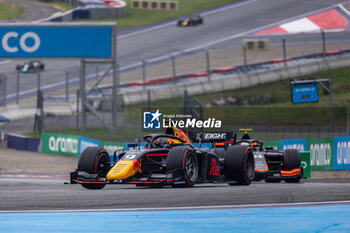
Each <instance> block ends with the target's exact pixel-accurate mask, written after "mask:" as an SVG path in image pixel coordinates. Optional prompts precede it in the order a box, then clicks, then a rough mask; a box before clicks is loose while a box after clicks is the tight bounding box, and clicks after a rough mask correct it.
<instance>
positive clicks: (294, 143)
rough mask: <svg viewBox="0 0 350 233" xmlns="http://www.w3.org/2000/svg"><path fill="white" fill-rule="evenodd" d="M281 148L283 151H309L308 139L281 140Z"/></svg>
mask: <svg viewBox="0 0 350 233" xmlns="http://www.w3.org/2000/svg"><path fill="white" fill-rule="evenodd" d="M280 148H281V151H284V150H286V149H297V150H298V151H299V152H302V151H307V140H306V139H288V140H281V145H280Z"/></svg>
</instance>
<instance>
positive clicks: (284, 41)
mask: <svg viewBox="0 0 350 233" xmlns="http://www.w3.org/2000/svg"><path fill="white" fill-rule="evenodd" d="M282 47H283V61H284V66H287V61H286V59H287V50H286V39H285V38H282Z"/></svg>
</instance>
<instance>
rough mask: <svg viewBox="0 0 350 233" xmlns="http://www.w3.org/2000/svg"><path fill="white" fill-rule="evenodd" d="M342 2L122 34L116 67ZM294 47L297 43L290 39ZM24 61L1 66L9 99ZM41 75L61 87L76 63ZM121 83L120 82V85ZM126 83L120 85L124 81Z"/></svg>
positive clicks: (265, 8)
mask: <svg viewBox="0 0 350 233" xmlns="http://www.w3.org/2000/svg"><path fill="white" fill-rule="evenodd" d="M342 2H343V1H342V0H334V1H328V0H319V1H317V4H315V3H314V2H313V1H299V0H285V1H275V0H249V1H242V2H240V3H239V4H235V5H232V6H230V7H228V8H221V9H220V10H218V11H215V12H210V11H209V12H206V13H203V16H204V17H205V23H204V24H203V25H201V26H198V27H191V28H178V27H176V26H175V24H176V23H175V22H176V21H171V22H169V23H165V24H161V25H158V26H154V27H150V28H149V27H148V28H147V27H146V28H142V29H139V30H137V31H135V30H133V31H129V32H128V31H124V32H123V33H122V34H121V35H119V36H118V41H117V54H118V63H119V64H120V65H121V67H122V69H123V67H124V68H125V67H128V66H132V65H134V64H135V63H139V58H140V57H143V58H145V59H151V58H156V57H162V56H167V55H169V53H178V52H179V51H180V52H181V51H184V52H189V51H192V50H194V49H198V48H210V47H213V46H215V47H217V46H219V47H220V45H222V46H227V45H234V44H239V43H240V40H241V39H236V41H235V38H237V37H239V36H243V35H247V34H249V33H251V32H252V31H254V30H256V29H258V28H262V27H265V26H267V25H270V24H274V23H277V22H280V21H282V20H285V19H288V18H293V17H296V16H299V15H303V14H306V13H308V12H313V11H316V10H319V9H323V8H326V7H330V6H334V5H336V4H339V3H342ZM334 35H335V36H334V41H335V42H336V41H337V40H344V39H343V38H346V37H345V35H346V32H344V33H342V32H339V33H336V34H334ZM311 37H312V41H314V42H315V43H317V42H318V41H320V39H321V38H320V36H319V35H311ZM295 40H296V41H298V37H295ZM23 61H24V60H14V59H13V60H10V61H2V62H0V70H1V72H3V73H5V74H6V75H7V76H8V77H9V79H8V84H7V85H8V87H9V88H8V93H7V94H8V95H10V94H13V93H15V91H16V85H15V82H16V78H15V73H14V70H15V67H16V65H17V64H18V63H22V62H23ZM44 62H45V63H46V71H45V72H43V74H42V77H43V78H42V85H49V84H53V83H58V82H62V81H64V79H65V77H64V69H66V68H67V67H72V66H79V61H78V60H74V59H72V60H69V59H68V60H67V59H51V60H44ZM36 79H37V77H36V76H35V75H30V76H24V77H23V78H22V79H21V87H20V90H21V91H25V90H31V89H33V88H36V85H37V84H36ZM121 81H122V82H123V80H121ZM124 81H125V80H124Z"/></svg>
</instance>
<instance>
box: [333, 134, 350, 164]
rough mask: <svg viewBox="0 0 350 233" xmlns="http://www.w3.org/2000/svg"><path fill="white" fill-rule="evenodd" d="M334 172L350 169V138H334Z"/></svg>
mask: <svg viewBox="0 0 350 233" xmlns="http://www.w3.org/2000/svg"><path fill="white" fill-rule="evenodd" d="M333 140H334V144H333V145H334V149H333V150H334V160H333V165H334V166H333V168H334V170H349V169H350V136H344V137H334V139H333Z"/></svg>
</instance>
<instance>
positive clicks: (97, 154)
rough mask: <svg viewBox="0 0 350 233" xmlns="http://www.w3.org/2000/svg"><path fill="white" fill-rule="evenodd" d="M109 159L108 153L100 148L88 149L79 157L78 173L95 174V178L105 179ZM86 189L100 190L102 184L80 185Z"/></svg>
mask: <svg viewBox="0 0 350 233" xmlns="http://www.w3.org/2000/svg"><path fill="white" fill-rule="evenodd" d="M109 162H110V158H109V155H108V152H107V151H106V150H105V149H104V148H101V147H88V148H86V149H85V150H84V151H83V153H82V154H81V156H80V159H79V162H78V171H83V172H87V173H89V174H97V178H105V177H106V175H107V173H108V171H109ZM81 185H82V186H83V187H84V188H87V189H102V188H104V187H105V185H106V184H104V183H92V184H90V183H82V184H81Z"/></svg>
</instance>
